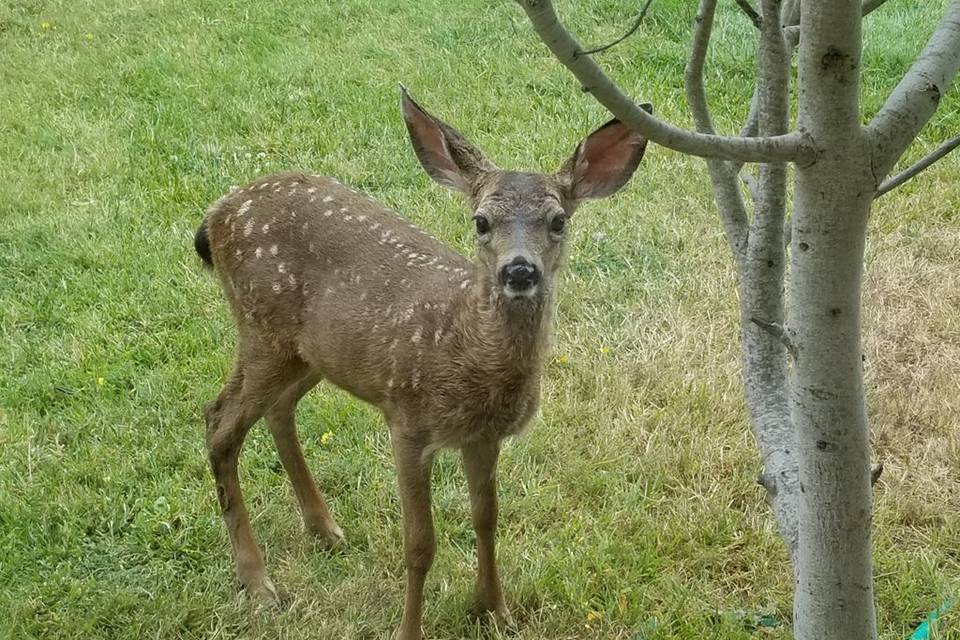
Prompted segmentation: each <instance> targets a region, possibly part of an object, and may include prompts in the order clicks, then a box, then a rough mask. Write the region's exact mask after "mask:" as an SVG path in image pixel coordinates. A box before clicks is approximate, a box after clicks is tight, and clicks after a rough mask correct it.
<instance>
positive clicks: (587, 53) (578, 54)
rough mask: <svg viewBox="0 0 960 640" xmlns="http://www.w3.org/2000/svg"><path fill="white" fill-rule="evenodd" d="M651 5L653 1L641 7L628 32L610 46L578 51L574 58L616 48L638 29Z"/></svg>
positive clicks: (650, 0)
mask: <svg viewBox="0 0 960 640" xmlns="http://www.w3.org/2000/svg"><path fill="white" fill-rule="evenodd" d="M651 4H653V0H647V3H646V4H645V5H643V9H641V10H640V15H638V16H637V19H636V21H634V23H633V26H632V27H630V30H629V31H627V32H626V33H625V34H623V35H622V36H620V37H619V38H617V39H616V40H614V41H613V42H611V43H610V44H605V45H603V46H600V47H597V48H595V49H587V50H586V51H580V52H578V53H575V54H574V55H575V56H588V55H590V54H592V53H600V52H601V51H606V50H607V49H612V48H613V47H615V46H617V45H618V44H620V43H621V42H623V41H624V40H626V39H627V38H629V37H630V36H632V35H633V32H634V31H636V30H637V29H639V28H640V23H641V22H643V19H644V18H645V17H647V9H649V8H650V5H651Z"/></svg>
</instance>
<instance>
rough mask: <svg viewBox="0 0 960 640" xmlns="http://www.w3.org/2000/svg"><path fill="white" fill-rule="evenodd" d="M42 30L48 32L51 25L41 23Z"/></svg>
mask: <svg viewBox="0 0 960 640" xmlns="http://www.w3.org/2000/svg"><path fill="white" fill-rule="evenodd" d="M40 28H41V29H43V30H47V29H49V28H50V23H49V22H47V21H46V20H44V21H43V22H41V23H40Z"/></svg>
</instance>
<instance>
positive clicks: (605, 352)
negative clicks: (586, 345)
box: [600, 347, 610, 356]
mask: <svg viewBox="0 0 960 640" xmlns="http://www.w3.org/2000/svg"><path fill="white" fill-rule="evenodd" d="M600 353H602V354H603V355H605V356H607V355H610V347H600Z"/></svg>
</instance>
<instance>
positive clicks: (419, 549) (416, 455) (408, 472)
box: [391, 432, 437, 640]
mask: <svg viewBox="0 0 960 640" xmlns="http://www.w3.org/2000/svg"><path fill="white" fill-rule="evenodd" d="M391 440H392V442H393V455H394V459H395V460H396V465H397V479H398V485H399V488H400V504H401V508H402V509H403V552H404V561H405V564H406V572H407V589H406V596H405V598H404V603H403V619H402V620H401V622H400V628H399V629H398V631H397V635H396V640H422V638H423V628H422V627H423V583H424V581H425V580H426V577H427V572H428V571H429V570H430V566H431V565H432V564H433V557H434V554H435V552H436V548H437V542H436V538H435V536H434V532H433V515H432V513H431V511H430V469H431V467H432V466H433V465H432V463H433V456H426V459H425V456H424V445H423V443H420V442H416V441H412V440H409V439H406V438H404V437H403V436H400V435H398V434H397V433H396V432H394V433H393V437H392V439H391Z"/></svg>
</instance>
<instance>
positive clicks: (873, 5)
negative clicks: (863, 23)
mask: <svg viewBox="0 0 960 640" xmlns="http://www.w3.org/2000/svg"><path fill="white" fill-rule="evenodd" d="M886 1H887V0H863V5H862V8H861V10H860V15H862V16H867V15H869V14H871V13H873V12H874V11H876V10H877V9H879V8H880V7H881V5H883V4H884V3H885V2H886Z"/></svg>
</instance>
